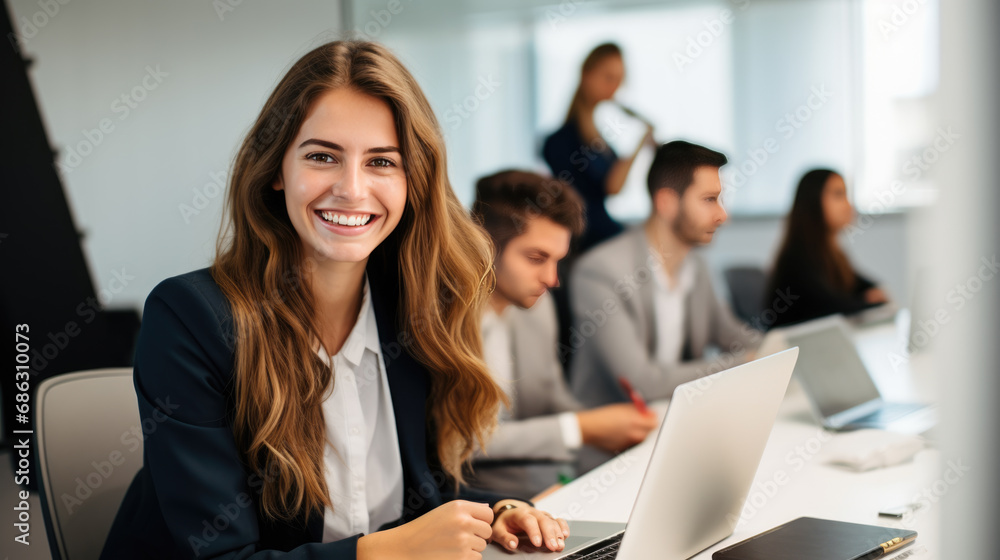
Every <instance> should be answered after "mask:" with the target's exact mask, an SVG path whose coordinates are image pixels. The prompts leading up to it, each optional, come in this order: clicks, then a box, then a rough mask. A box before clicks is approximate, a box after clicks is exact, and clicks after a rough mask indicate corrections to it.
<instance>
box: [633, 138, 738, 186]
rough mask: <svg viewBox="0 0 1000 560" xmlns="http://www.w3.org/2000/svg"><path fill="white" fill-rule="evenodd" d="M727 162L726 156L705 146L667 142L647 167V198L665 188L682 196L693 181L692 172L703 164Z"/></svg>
mask: <svg viewBox="0 0 1000 560" xmlns="http://www.w3.org/2000/svg"><path fill="white" fill-rule="evenodd" d="M727 163H729V160H728V159H726V156H725V154H723V153H721V152H717V151H715V150H711V149H709V148H706V147H704V146H699V145H698V144H692V143H690V142H685V141H683V140H674V141H673V142H667V143H666V144H664V145H662V146H660V147H659V148H657V149H656V156H655V157H653V164H652V165H650V166H649V175H648V176H647V177H646V186H648V187H649V195H650V196H653V195H654V194H656V191H658V190H660V189H663V188H668V189H673V190H675V191H677V194H678V195H682V196H683V195H684V191H686V190H687V188H688V187H689V186H690V185H691V183H692V182H693V181H694V170H695V169H697V168H698V167H701V166H703V165H708V166H711V167H722V166H723V165H726V164H727Z"/></svg>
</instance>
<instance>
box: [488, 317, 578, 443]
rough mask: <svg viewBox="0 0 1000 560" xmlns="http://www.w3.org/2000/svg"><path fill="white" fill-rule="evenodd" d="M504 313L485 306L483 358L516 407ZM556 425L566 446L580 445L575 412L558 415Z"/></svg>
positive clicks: (505, 416) (502, 415)
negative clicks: (557, 424)
mask: <svg viewBox="0 0 1000 560" xmlns="http://www.w3.org/2000/svg"><path fill="white" fill-rule="evenodd" d="M506 316H507V313H503V314H501V315H497V313H496V311H494V310H493V307H492V306H487V307H486V313H484V314H483V320H482V323H481V324H480V325H481V326H480V328H481V329H482V334H483V359H484V360H485V361H486V366H487V367H488V368H489V370H490V373H491V374H492V375H493V380H494V381H496V382H497V384H498V385H500V387H501V388H502V389H503V390H504V392H505V393H507V396H509V397H510V401H511V403H512V404H513V405H514V406H517V395H516V394H514V393H515V391H514V385H515V384H514V375H515V372H514V356H513V353H514V352H515V351H516V350H515V348H514V346H513V343H512V342H511V339H512V337H511V331H510V329H511V325H510V323H509V322H508V321H507V319H505V317H506ZM509 417H510V410H506V409H504V410H501V411H500V421H501V422H503V421H504V420H507V419H508V418H509ZM559 428H560V430H561V432H562V437H563V443H564V444H565V445H566V447H567V448H569V449H577V448H579V447H580V446H581V445H583V433H582V432H581V431H580V421H579V420H578V419H577V416H576V413H575V412H564V413H562V414H560V415H559Z"/></svg>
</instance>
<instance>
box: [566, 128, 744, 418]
mask: <svg viewBox="0 0 1000 560" xmlns="http://www.w3.org/2000/svg"><path fill="white" fill-rule="evenodd" d="M726 163H727V159H726V156H725V155H723V154H721V153H719V152H716V151H714V150H710V149H708V148H705V147H703V146H698V145H696V144H691V143H688V142H683V141H675V142H670V143H667V144H664V145H662V146H660V147H659V148H658V149H657V151H656V156H655V157H654V159H653V163H652V165H651V166H650V169H649V176H648V179H647V185H648V187H649V194H650V197H651V200H652V211H651V214H650V216H649V219H647V220H646V222H645V223H644V224H641V225H639V226H636V227H633V228H631V229H629V230H627V231H625V232H624V233H621V234H619V235H618V236H616V237H614V238H612V239H609V240H608V241H606V242H604V243H602V244H601V245H598V246H597V247H595V248H594V249H593V250H591V251H589V252H587V253H586V254H584V255H583V256H582V257H580V259H579V260H578V261H577V262H576V265H575V266H574V268H573V272H572V274H571V276H570V284H569V286H570V291H569V298H570V306H571V308H572V310H573V316H574V327H573V330H572V331H571V336H570V342H571V345H572V352H573V356H572V361H571V364H572V365H571V371H572V376H571V380H572V388H573V393H574V395H575V396H576V397H577V398H578V399H579V400H580V402H581V403H583V404H584V405H585V406H597V405H602V404H607V403H613V402H624V401H626V400H628V396H627V394H626V393H625V391H624V390H623V389H622V385H621V382H620V380H621V379H626V380H628V381H629V382H630V383H631V386H632V387H633V388H634V389H635V390H636V391H637V392H638V393H639V394H641V395H642V396H643V397H645V398H646V399H649V400H653V399H664V398H670V396H671V395H672V393H673V391H674V388H675V387H677V385H679V384H681V383H685V382H687V381H691V380H693V379H696V378H699V377H703V376H705V375H708V374H711V373H715V372H717V371H721V370H723V369H726V368H729V367H732V366H734V365H737V364H739V363H743V362H745V361H748V360H750V359H751V358H752V356H753V349H754V348H755V347H756V345H757V344H759V341H760V333H759V332H758V331H756V330H754V329H752V328H750V327H749V326H747V325H746V324H744V323H742V322H740V321H739V320H737V319H736V318H735V317H734V316H733V314H732V313H731V312H730V310H729V308H728V307H727V306H726V305H725V304H724V303H723V302H722V301H720V300H719V298H718V296H717V295H716V294H715V291H714V290H713V288H712V281H711V278H710V275H709V271H708V268H707V267H706V266H705V262H704V261H703V260H702V259H701V257H700V256H698V255H697V254H696V253H695V252H693V251H692V249H694V248H695V247H699V246H703V245H707V244H708V243H709V242H711V241H712V236H713V235H714V234H715V230H716V229H717V228H719V226H721V225H722V224H723V223H724V222H725V221H726V218H727V215H726V211H725V210H724V209H723V208H722V204H721V203H720V200H719V199H720V196H721V195H722V183H721V181H720V180H719V168H720V167H722V166H723V165H725V164H726ZM709 347H715V348H716V349H718V350H719V351H720V352H721V353H720V354H718V355H716V357H715V358H713V359H707V358H706V356H707V354H706V349H707V348H709Z"/></svg>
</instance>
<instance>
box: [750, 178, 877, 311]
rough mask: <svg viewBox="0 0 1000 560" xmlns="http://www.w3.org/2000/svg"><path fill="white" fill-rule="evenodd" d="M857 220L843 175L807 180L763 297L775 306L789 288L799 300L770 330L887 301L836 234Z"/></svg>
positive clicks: (789, 218) (768, 303)
mask: <svg viewBox="0 0 1000 560" xmlns="http://www.w3.org/2000/svg"><path fill="white" fill-rule="evenodd" d="M853 221H854V208H853V207H852V206H851V202H850V201H849V200H848V199H847V186H846V185H845V183H844V178H843V177H841V176H840V175H839V174H837V173H836V172H834V171H831V170H829V169H814V170H812V171H809V172H808V173H806V174H805V175H804V176H803V177H802V180H801V181H799V186H798V190H797V191H796V192H795V202H794V203H793V204H792V211H791V213H790V214H789V216H788V223H787V227H786V230H785V239H784V241H783V242H782V244H781V249H780V251H779V252H778V258H777V259H776V261H775V264H774V270H773V272H772V273H771V278H770V281H769V282H768V289H767V293H766V294H765V298H764V299H765V300H766V302H767V303H766V305H770V303H771V300H773V299H774V297H773V294H774V293H775V291H776V290H781V291H783V292H784V291H785V290H787V291H788V292H790V294H791V295H792V296H794V297H795V298H796V299H794V300H793V301H792V303H791V305H789V307H788V309H787V310H786V311H783V312H781V313H778V318H777V320H776V321H775V322H774V323H773V324H772V325H771V327H777V326H781V325H789V324H792V323H800V322H802V321H808V320H810V319H815V318H817V317H823V316H825V315H832V314H834V313H843V314H851V313H856V312H858V311H861V310H863V309H866V308H869V307H873V306H876V305H880V304H883V303H886V302H887V301H888V299H889V298H888V296H887V295H886V293H885V292H884V291H882V289H881V288H879V287H877V286H876V284H875V283H874V282H873V281H871V280H869V279H868V278H865V277H864V276H862V275H861V274H859V273H858V272H857V271H855V270H854V267H853V266H851V262H850V261H849V260H848V258H847V255H846V254H845V253H844V251H843V249H841V247H840V243H839V242H838V240H837V234H838V233H840V232H841V231H842V230H843V229H844V228H845V227H847V226H848V225H850V224H851V222H853Z"/></svg>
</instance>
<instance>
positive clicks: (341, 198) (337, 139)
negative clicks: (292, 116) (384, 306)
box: [273, 88, 406, 263]
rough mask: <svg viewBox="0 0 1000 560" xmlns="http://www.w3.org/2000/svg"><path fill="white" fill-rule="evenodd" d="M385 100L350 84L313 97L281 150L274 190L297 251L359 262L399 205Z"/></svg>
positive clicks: (400, 185)
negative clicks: (295, 234) (279, 194)
mask: <svg viewBox="0 0 1000 560" xmlns="http://www.w3.org/2000/svg"><path fill="white" fill-rule="evenodd" d="M403 165H404V162H403V157H402V152H401V151H400V147H399V139H398V137H397V135H396V124H395V118H394V116H393V113H392V110H391V109H390V108H389V105H388V104H387V103H386V102H384V101H382V100H381V99H378V98H376V97H372V96H370V95H367V94H365V93H361V92H358V91H357V90H354V89H351V88H338V89H334V90H330V91H328V92H326V93H324V94H323V95H321V96H320V97H319V98H318V99H317V100H316V101H315V102H314V103H313V105H312V107H310V109H309V112H308V113H307V114H306V118H305V120H304V121H303V122H302V126H301V127H299V132H298V134H297V135H296V136H295V138H294V139H293V140H292V142H291V144H289V146H288V148H287V149H286V150H285V156H284V158H283V159H282V162H281V172H280V174H279V175H278V179H277V181H275V183H274V185H273V188H274V189H275V190H283V191H285V207H286V209H287V211H288V217H289V218H290V219H291V222H292V225H293V226H294V227H295V231H296V232H298V234H299V239H301V240H302V244H303V248H304V250H305V253H304V254H305V255H316V256H318V257H321V258H324V259H330V260H333V261H338V262H354V263H359V262H365V261H366V260H367V259H368V256H369V255H371V252H372V251H373V250H374V249H375V247H377V246H378V245H379V244H380V243H382V241H384V240H385V238H386V237H388V236H389V234H390V233H392V230H393V229H395V227H396V225H397V224H398V223H399V219H400V217H402V215H403V209H404V208H405V207H406V174H405V172H404V170H403Z"/></svg>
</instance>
